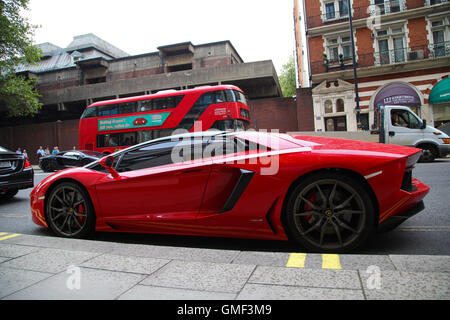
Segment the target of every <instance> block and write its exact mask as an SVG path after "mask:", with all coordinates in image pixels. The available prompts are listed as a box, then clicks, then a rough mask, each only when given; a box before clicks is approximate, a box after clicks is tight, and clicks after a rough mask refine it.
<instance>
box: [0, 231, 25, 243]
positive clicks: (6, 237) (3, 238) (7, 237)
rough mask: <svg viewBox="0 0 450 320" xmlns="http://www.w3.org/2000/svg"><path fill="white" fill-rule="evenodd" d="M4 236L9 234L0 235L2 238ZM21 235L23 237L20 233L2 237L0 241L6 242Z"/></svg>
mask: <svg viewBox="0 0 450 320" xmlns="http://www.w3.org/2000/svg"><path fill="white" fill-rule="evenodd" d="M4 234H7V233H6V232H2V233H0V236H1V235H4ZM20 235H21V234H20V233H13V234H10V235H7V236H4V237H1V238H0V241H2V240H6V239H10V238H14V237H17V236H20Z"/></svg>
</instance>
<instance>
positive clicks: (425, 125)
mask: <svg viewBox="0 0 450 320" xmlns="http://www.w3.org/2000/svg"><path fill="white" fill-rule="evenodd" d="M426 127H427V119H422V127H421V128H420V129H425V128H426Z"/></svg>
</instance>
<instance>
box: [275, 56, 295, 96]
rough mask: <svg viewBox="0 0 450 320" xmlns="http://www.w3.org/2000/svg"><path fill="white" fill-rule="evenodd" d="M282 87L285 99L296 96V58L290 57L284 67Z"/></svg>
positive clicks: (281, 80)
mask: <svg viewBox="0 0 450 320" xmlns="http://www.w3.org/2000/svg"><path fill="white" fill-rule="evenodd" d="M279 78H280V86H281V91H282V92H283V96H284V97H292V96H295V95H296V89H297V81H296V80H295V64H294V57H293V56H290V57H289V60H288V62H287V63H286V64H284V65H283V67H282V69H281V74H280V77H279Z"/></svg>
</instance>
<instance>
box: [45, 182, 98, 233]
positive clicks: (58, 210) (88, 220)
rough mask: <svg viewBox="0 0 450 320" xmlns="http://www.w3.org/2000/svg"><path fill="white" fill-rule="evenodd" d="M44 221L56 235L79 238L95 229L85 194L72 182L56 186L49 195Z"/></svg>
mask: <svg viewBox="0 0 450 320" xmlns="http://www.w3.org/2000/svg"><path fill="white" fill-rule="evenodd" d="M46 220H47V223H48V225H49V227H50V229H51V230H52V231H53V232H55V233H56V234H57V235H59V236H62V237H67V238H80V237H83V236H86V235H87V234H88V233H90V232H92V231H93V230H94V227H95V213H94V209H93V206H92V203H91V200H90V198H89V195H88V194H87V192H86V191H85V190H84V189H83V188H81V187H80V186H79V185H77V184H75V183H72V182H63V183H61V184H58V185H57V186H56V187H55V188H54V189H53V190H52V191H51V192H50V194H49V196H48V201H47V205H46Z"/></svg>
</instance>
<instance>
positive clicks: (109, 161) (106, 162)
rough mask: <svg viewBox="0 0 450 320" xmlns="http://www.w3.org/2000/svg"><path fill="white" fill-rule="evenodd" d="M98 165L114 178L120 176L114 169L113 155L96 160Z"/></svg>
mask: <svg viewBox="0 0 450 320" xmlns="http://www.w3.org/2000/svg"><path fill="white" fill-rule="evenodd" d="M98 163H99V164H100V165H102V166H103V167H104V168H105V169H106V170H108V172H109V173H110V174H111V175H112V176H113V178H114V179H117V178H119V177H120V175H119V173H118V172H117V171H116V170H114V168H113V167H112V166H113V163H114V157H113V156H107V157H104V158H101V159H100V161H99V162H98Z"/></svg>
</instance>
